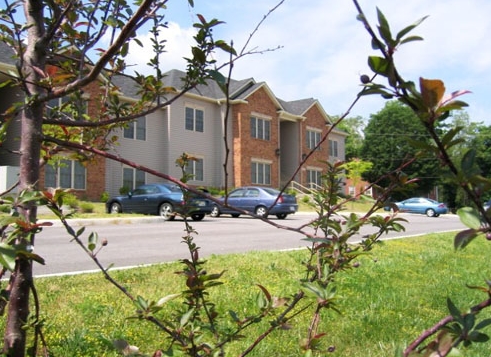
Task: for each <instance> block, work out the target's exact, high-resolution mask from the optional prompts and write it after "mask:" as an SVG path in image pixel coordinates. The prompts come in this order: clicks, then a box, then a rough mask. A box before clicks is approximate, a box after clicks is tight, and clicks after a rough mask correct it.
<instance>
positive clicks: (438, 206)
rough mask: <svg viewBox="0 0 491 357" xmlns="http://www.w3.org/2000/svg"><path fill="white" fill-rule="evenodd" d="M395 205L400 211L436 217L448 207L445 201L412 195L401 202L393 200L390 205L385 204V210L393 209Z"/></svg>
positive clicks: (446, 210) (445, 211)
mask: <svg viewBox="0 0 491 357" xmlns="http://www.w3.org/2000/svg"><path fill="white" fill-rule="evenodd" d="M392 205H395V206H397V210H399V211H401V212H409V213H421V214H426V215H427V216H428V217H438V216H439V215H441V214H445V213H447V212H448V208H447V206H446V205H445V203H441V202H437V201H435V200H432V199H430V198H424V197H413V198H408V199H407V200H404V201H401V202H395V203H392V204H391V205H388V206H385V207H384V209H385V210H386V211H390V210H394V206H392Z"/></svg>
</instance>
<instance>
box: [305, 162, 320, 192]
mask: <svg viewBox="0 0 491 357" xmlns="http://www.w3.org/2000/svg"><path fill="white" fill-rule="evenodd" d="M306 169H307V185H308V186H313V187H310V188H316V187H315V186H321V185H322V177H321V176H322V169H321V168H319V167H306ZM314 174H315V177H314V176H313V175H314ZM312 183H313V184H314V185H311V184H312Z"/></svg>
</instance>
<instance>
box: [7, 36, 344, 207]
mask: <svg viewBox="0 0 491 357" xmlns="http://www.w3.org/2000/svg"><path fill="white" fill-rule="evenodd" d="M14 69H15V67H14V60H13V58H12V56H11V54H10V52H9V49H8V47H6V46H5V45H3V46H0V72H7V71H8V70H14ZM184 75H185V74H184V72H181V71H179V70H171V71H169V72H167V73H166V74H165V78H164V82H165V85H166V86H167V87H172V88H175V91H176V93H179V91H181V89H182V87H183V83H182V78H183V77H184ZM4 80H6V77H2V75H1V74H0V81H4ZM114 84H115V85H116V86H117V87H118V90H119V92H120V93H121V97H120V100H121V101H134V100H135V98H136V94H135V88H134V87H133V85H132V82H131V81H129V80H128V78H126V77H123V76H118V77H116V78H115V81H114ZM98 90H99V89H98V86H97V85H96V84H94V85H93V86H91V87H89V88H87V89H86V90H85V91H84V92H85V94H84V99H85V100H86V101H87V111H88V114H89V115H90V114H91V113H95V112H96V110H97V108H96V107H95V105H94V104H93V103H92V101H91V100H92V99H93V98H95V97H96V95H97V91H98ZM0 98H1V99H0V110H2V112H3V111H4V110H5V109H6V108H8V107H9V105H10V103H12V102H14V101H19V99H21V98H22V93H21V92H15V91H12V90H11V89H5V88H0ZM62 100H63V99H61V101H62ZM331 124H332V123H331V122H330V118H329V116H328V115H327V113H326V112H325V111H324V109H323V107H322V105H321V104H320V103H319V101H317V100H315V99H313V98H307V99H301V100H295V101H285V100H281V99H279V98H277V97H276V96H275V94H274V92H273V91H272V89H271V88H269V86H268V85H267V84H266V83H265V82H256V81H255V80H254V79H253V78H248V79H243V80H232V81H231V83H230V99H229V107H228V108H227V101H226V98H225V95H224V94H223V93H222V92H221V90H220V88H219V87H218V85H217V84H216V83H215V82H213V81H210V82H209V83H207V85H200V86H198V87H196V88H195V89H193V90H191V91H189V92H186V93H185V94H183V95H182V96H180V97H179V98H178V99H176V100H175V101H173V102H172V103H171V104H169V105H168V106H166V107H164V108H163V109H159V110H157V111H155V112H153V113H151V114H149V115H146V116H142V117H140V118H138V119H136V120H135V121H134V122H132V123H130V125H128V127H127V128H124V129H123V128H121V129H115V130H114V133H111V135H116V136H117V137H118V142H117V145H115V146H113V147H112V148H111V149H110V152H111V153H112V154H115V155H118V156H121V157H124V158H125V159H127V160H129V161H133V162H135V163H137V164H139V165H141V166H145V167H148V168H150V169H152V170H155V171H158V172H163V173H166V174H168V175H170V176H172V177H175V178H179V177H181V172H180V169H179V167H177V165H176V163H175V160H176V159H177V158H178V157H179V156H180V155H182V154H183V153H187V154H189V155H191V156H193V157H194V158H195V160H193V161H192V162H191V164H190V165H189V166H188V168H187V171H188V172H189V173H192V174H193V180H191V181H190V184H192V185H195V186H204V187H220V188H221V187H224V186H225V183H227V186H228V187H239V186H243V185H251V184H254V185H262V186H271V187H280V186H282V185H284V184H285V183H287V182H288V181H290V180H294V181H296V182H298V183H300V184H302V185H304V186H308V185H309V184H311V183H314V184H315V183H319V182H320V175H321V173H322V172H323V170H324V169H325V165H323V162H325V161H327V160H331V161H333V160H343V159H344V138H345V135H346V134H345V133H344V132H341V131H338V130H332V131H331V132H330V133H329V137H328V140H326V141H324V142H323V143H322V144H321V145H320V146H319V147H318V148H317V149H316V150H313V149H314V148H315V147H316V146H317V144H318V143H319V142H320V141H321V139H322V138H323V137H324V135H325V134H326V133H327V132H328V131H329V130H331ZM19 127H20V125H19V123H18V122H15V123H13V125H11V127H10V129H9V132H8V139H7V141H6V142H5V143H4V145H3V146H2V148H0V150H2V151H3V152H1V155H0V167H9V168H11V169H12V170H14V171H15V167H16V166H17V165H18V157H17V156H16V154H14V153H15V151H16V149H18V137H19V136H20V131H19ZM311 151H313V152H312V153H311ZM309 153H310V155H309ZM307 155H309V158H308V159H307V161H306V162H305V164H304V165H303V167H302V168H301V169H298V166H299V164H300V162H302V161H303V160H304V159H305V158H306V157H307ZM225 168H226V170H225ZM7 171H8V170H7ZM0 172H1V171H0ZM0 181H1V178H0ZM158 181H162V179H160V178H158V177H155V176H153V175H151V174H148V173H146V172H144V171H140V170H137V169H134V168H133V167H130V166H127V165H124V164H121V163H119V162H116V161H112V160H109V159H101V158H99V159H95V160H94V161H91V162H89V163H87V162H84V163H82V162H78V161H76V160H73V159H71V158H69V157H67V158H66V160H61V162H58V164H55V165H47V166H46V167H45V169H44V172H43V174H42V179H41V182H40V186H41V188H43V187H65V188H72V189H73V190H74V192H75V193H76V194H77V195H78V196H79V197H83V198H87V199H92V200H98V199H99V198H100V196H101V195H102V193H103V192H107V193H109V194H110V195H115V194H118V193H119V191H120V189H121V188H122V187H125V188H127V189H132V188H134V187H135V186H137V185H139V184H142V183H149V182H158Z"/></svg>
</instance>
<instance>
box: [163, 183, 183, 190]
mask: <svg viewBox="0 0 491 357" xmlns="http://www.w3.org/2000/svg"><path fill="white" fill-rule="evenodd" d="M164 187H165V188H166V189H167V190H169V191H170V192H181V188H180V187H179V186H178V185H170V184H167V185H164Z"/></svg>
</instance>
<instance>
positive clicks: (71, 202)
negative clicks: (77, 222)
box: [63, 193, 80, 209]
mask: <svg viewBox="0 0 491 357" xmlns="http://www.w3.org/2000/svg"><path fill="white" fill-rule="evenodd" d="M63 204H65V205H67V206H68V207H70V208H71V209H77V208H78V207H79V205H80V201H79V200H78V198H77V196H75V195H74V194H72V193H69V194H67V195H66V196H65V197H64V198H63Z"/></svg>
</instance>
